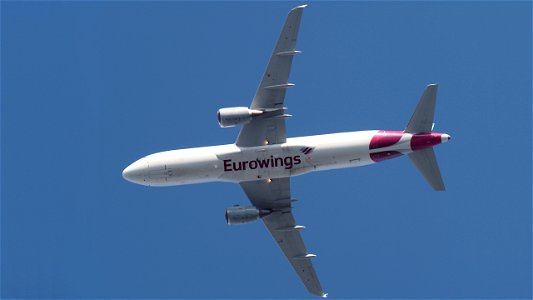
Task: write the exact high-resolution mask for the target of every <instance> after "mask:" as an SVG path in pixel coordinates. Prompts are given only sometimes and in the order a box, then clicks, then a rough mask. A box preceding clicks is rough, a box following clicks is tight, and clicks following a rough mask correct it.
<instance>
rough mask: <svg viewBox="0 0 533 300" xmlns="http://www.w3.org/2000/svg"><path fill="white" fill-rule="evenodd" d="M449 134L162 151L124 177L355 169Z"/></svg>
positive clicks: (347, 135)
mask: <svg viewBox="0 0 533 300" xmlns="http://www.w3.org/2000/svg"><path fill="white" fill-rule="evenodd" d="M448 139H449V136H448V135H447V134H440V133H422V134H414V135H413V134H410V133H405V132H402V131H383V130H379V131H378V130H367V131H356V132H343V133H333V134H324V135H315V136H306V137H297V138H288V139H287V141H286V142H285V143H283V144H277V145H264V146H260V147H238V146H236V145H235V144H228V145H220V146H211V147H198V148H189V149H181V150H172V151H164V152H159V153H154V154H151V155H148V156H146V157H143V158H141V159H139V160H137V161H136V162H134V163H133V164H131V165H130V166H129V167H127V168H126V169H125V170H124V172H123V176H124V178H126V179H127V180H129V181H132V182H135V183H138V184H142V185H147V186H173V185H182V184H193V183H204V182H212V181H225V182H241V181H251V180H261V179H264V180H268V179H272V178H282V177H291V176H296V175H301V174H305V173H309V172H312V171H320V170H330V169H338V168H348V167H359V166H364V165H368V164H372V163H376V162H380V161H383V160H386V159H390V158H394V157H398V156H401V155H403V154H407V153H410V152H412V151H416V150H419V149H424V148H427V147H432V146H434V145H436V144H440V143H442V142H446V141H448Z"/></svg>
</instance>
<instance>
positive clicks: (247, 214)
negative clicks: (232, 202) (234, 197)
mask: <svg viewBox="0 0 533 300" xmlns="http://www.w3.org/2000/svg"><path fill="white" fill-rule="evenodd" d="M266 214H268V212H265V211H261V210H259V209H257V208H256V207H253V206H247V207H242V206H239V205H236V206H233V207H229V208H226V223H227V224H228V225H237V224H246V223H252V222H255V221H256V220H257V219H259V217H262V216H264V215H266Z"/></svg>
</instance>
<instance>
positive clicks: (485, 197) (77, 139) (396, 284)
mask: <svg viewBox="0 0 533 300" xmlns="http://www.w3.org/2000/svg"><path fill="white" fill-rule="evenodd" d="M300 4H303V3H300V2H292V3H288V2H254V3H244V2H229V3H227V2H226V3H225V2H201V3H192V2H89V1H86V2H68V1H58V2H5V1H3V2H2V3H1V19H2V21H1V26H2V28H1V43H2V46H1V55H2V56H1V78H2V79H1V122H2V123H1V124H2V125H1V128H2V129H1V130H2V131H1V135H2V136H1V143H2V145H1V151H2V152H1V155H2V156H1V288H2V289H1V293H2V294H1V296H2V297H7V298H13V297H16V298H123V297H128V298H130V297H135V298H163V297H164V298H211V297H224V298H280V297H282V298H302V297H309V295H308V294H307V292H306V290H305V288H304V287H303V285H302V284H301V283H300V281H299V279H298V278H297V276H296V274H295V273H294V272H293V270H292V268H291V267H290V265H289V263H288V262H287V261H286V259H285V257H284V256H283V254H282V253H281V251H280V250H279V249H278V247H277V245H276V244H275V243H274V241H273V240H272V238H271V237H270V235H269V234H268V232H267V231H266V229H265V228H264V226H263V224H261V222H257V223H254V224H249V225H243V226H236V227H228V226H227V225H226V224H225V222H224V209H225V208H226V207H228V206H231V205H233V204H248V200H247V199H246V198H245V195H244V193H242V192H241V191H240V188H239V186H238V185H236V184H223V183H210V184H204V185H190V186H180V187H170V188H147V187H143V186H137V185H134V184H131V183H129V182H126V181H125V180H123V179H122V177H121V171H122V169H123V168H124V167H126V166H127V165H128V164H129V163H131V162H132V161H134V160H136V159H138V158H140V157H142V156H144V155H147V154H150V153H153V152H158V151H163V150H169V149H178V148H187V147H194V146H207V145H216V144H224V143H232V142H233V141H234V140H235V138H236V135H237V133H238V129H236V128H234V129H220V128H219V127H218V124H217V120H216V115H215V114H216V111H217V109H218V108H220V107H228V106H247V105H249V103H250V102H251V98H252V97H253V94H254V92H255V89H256V87H257V85H258V83H259V80H260V77H261V74H262V72H263V69H264V67H265V65H266V63H267V60H268V58H269V55H270V52H271V51H272V48H273V46H274V43H275V40H276V38H277V36H278V33H279V30H280V28H281V25H282V23H283V21H284V19H285V16H286V14H287V12H288V11H289V10H290V9H291V8H292V7H294V6H297V5H300ZM309 4H310V5H309V7H307V8H306V10H305V12H304V15H303V20H302V26H301V30H300V35H299V41H298V48H299V49H300V50H302V51H303V54H302V55H299V56H298V57H296V59H295V62H294V64H293V72H292V74H291V82H293V83H295V84H296V85H297V86H296V87H295V88H293V89H291V90H290V91H289V92H288V93H287V98H286V105H287V106H288V107H289V113H291V114H293V115H294V117H293V118H291V119H289V120H288V121H287V128H288V135H289V136H302V135H312V134H320V133H330V132H342V131H356V130H365V129H400V130H401V129H403V128H404V126H405V125H406V123H407V121H408V119H409V117H410V116H411V113H412V111H413V110H414V107H415V106H416V103H417V101H418V99H419V97H420V95H421V93H422V91H423V89H424V87H425V86H426V85H427V84H428V83H433V82H436V83H439V84H440V87H439V94H438V104H437V112H436V123H437V124H436V130H437V131H442V132H447V133H449V134H451V135H452V136H453V139H452V141H451V142H450V143H448V144H445V145H441V146H438V147H437V149H436V152H437V156H438V160H439V164H440V168H441V171H442V174H443V177H444V180H445V183H446V187H447V191H446V192H444V193H435V192H433V191H432V190H431V189H430V188H429V186H428V184H427V183H426V182H425V181H424V180H423V178H422V176H421V175H420V174H418V172H417V171H416V170H415V168H414V167H413V166H412V165H411V163H410V162H409V160H408V159H407V158H405V157H402V158H399V159H395V160H392V161H386V162H383V163H380V164H377V165H372V166H367V167H363V168H356V169H345V170H339V171H328V172H320V173H313V174H309V175H306V176H302V177H296V178H294V179H293V180H292V183H293V184H292V193H293V196H294V197H295V198H297V199H300V201H299V202H297V204H296V207H295V209H294V211H295V216H296V218H297V220H298V222H299V224H301V225H305V226H306V227H307V228H306V229H305V230H304V231H303V236H304V239H305V241H306V244H307V247H308V249H309V250H310V251H311V252H312V253H315V254H317V255H318V257H317V258H316V259H315V260H314V264H315V267H316V270H317V272H318V275H319V276H320V279H321V282H322V285H323V287H324V289H325V290H326V291H327V292H329V293H330V296H332V297H338V298H347V297H350V298H391V297H393V298H488V297H495V298H529V297H531V281H532V276H531V269H532V260H531V254H532V249H531V232H532V226H531V225H532V223H531V213H532V210H531V199H532V189H531V182H532V174H531V165H532V164H531V163H532V161H531V157H532V154H531V153H532V149H531V137H532V131H531V121H532V120H531V108H532V106H531V100H532V98H531V94H532V88H531V82H532V75H531V74H532V72H531V69H532V60H531V53H532V49H531V44H532V43H531V42H532V41H531V37H532V32H531V31H532V30H531V28H532V23H531V11H532V7H531V2H526V1H524V2H431V3H423V2H333V3H330V2H311V3H309Z"/></svg>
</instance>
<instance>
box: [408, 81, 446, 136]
mask: <svg viewBox="0 0 533 300" xmlns="http://www.w3.org/2000/svg"><path fill="white" fill-rule="evenodd" d="M437 88H438V85H437V84H430V85H428V86H427V87H426V89H425V90H424V93H423V94H422V97H420V101H419V102H418V105H417V106H416V110H415V112H414V113H413V116H412V117H411V120H409V123H408V124H407V128H405V132H408V133H419V132H431V131H432V129H433V117H434V116H435V102H436V99H437Z"/></svg>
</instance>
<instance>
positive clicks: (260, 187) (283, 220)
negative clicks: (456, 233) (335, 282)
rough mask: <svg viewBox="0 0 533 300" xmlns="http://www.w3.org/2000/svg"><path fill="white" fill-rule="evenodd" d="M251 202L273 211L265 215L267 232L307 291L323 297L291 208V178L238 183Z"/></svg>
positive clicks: (311, 256)
mask: <svg viewBox="0 0 533 300" xmlns="http://www.w3.org/2000/svg"><path fill="white" fill-rule="evenodd" d="M240 185H241V187H242V189H243V190H244V192H245V193H246V196H248V198H249V199H250V201H251V202H252V204H253V205H254V206H256V207H257V208H260V209H265V210H269V211H272V212H271V213H270V214H269V215H266V216H264V217H263V218H262V219H263V222H264V223H265V225H266V227H267V228H268V231H270V234H271V235H272V237H273V238H274V240H275V241H276V243H278V245H279V247H280V248H281V250H282V251H283V253H284V254H285V256H286V257H287V259H288V260H289V262H290V263H291V265H292V267H293V268H294V270H295V271H296V273H297V274H298V276H299V277H300V279H301V280H302V282H303V284H304V285H305V287H306V288H307V290H308V291H309V292H310V293H311V294H314V295H317V296H321V297H326V296H327V294H326V293H324V291H323V290H322V286H321V285H320V281H319V280H318V276H317V275H316V272H315V269H314V268H313V264H312V262H311V259H312V258H314V257H315V255H314V254H310V253H308V252H307V249H306V248H305V244H304V242H303V240H302V237H301V235H300V232H299V230H300V229H303V228H304V227H303V226H298V225H297V224H296V221H295V220H294V216H293V215H292V210H291V192H290V178H279V179H272V180H270V181H269V180H258V181H246V182H241V183H240Z"/></svg>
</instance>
